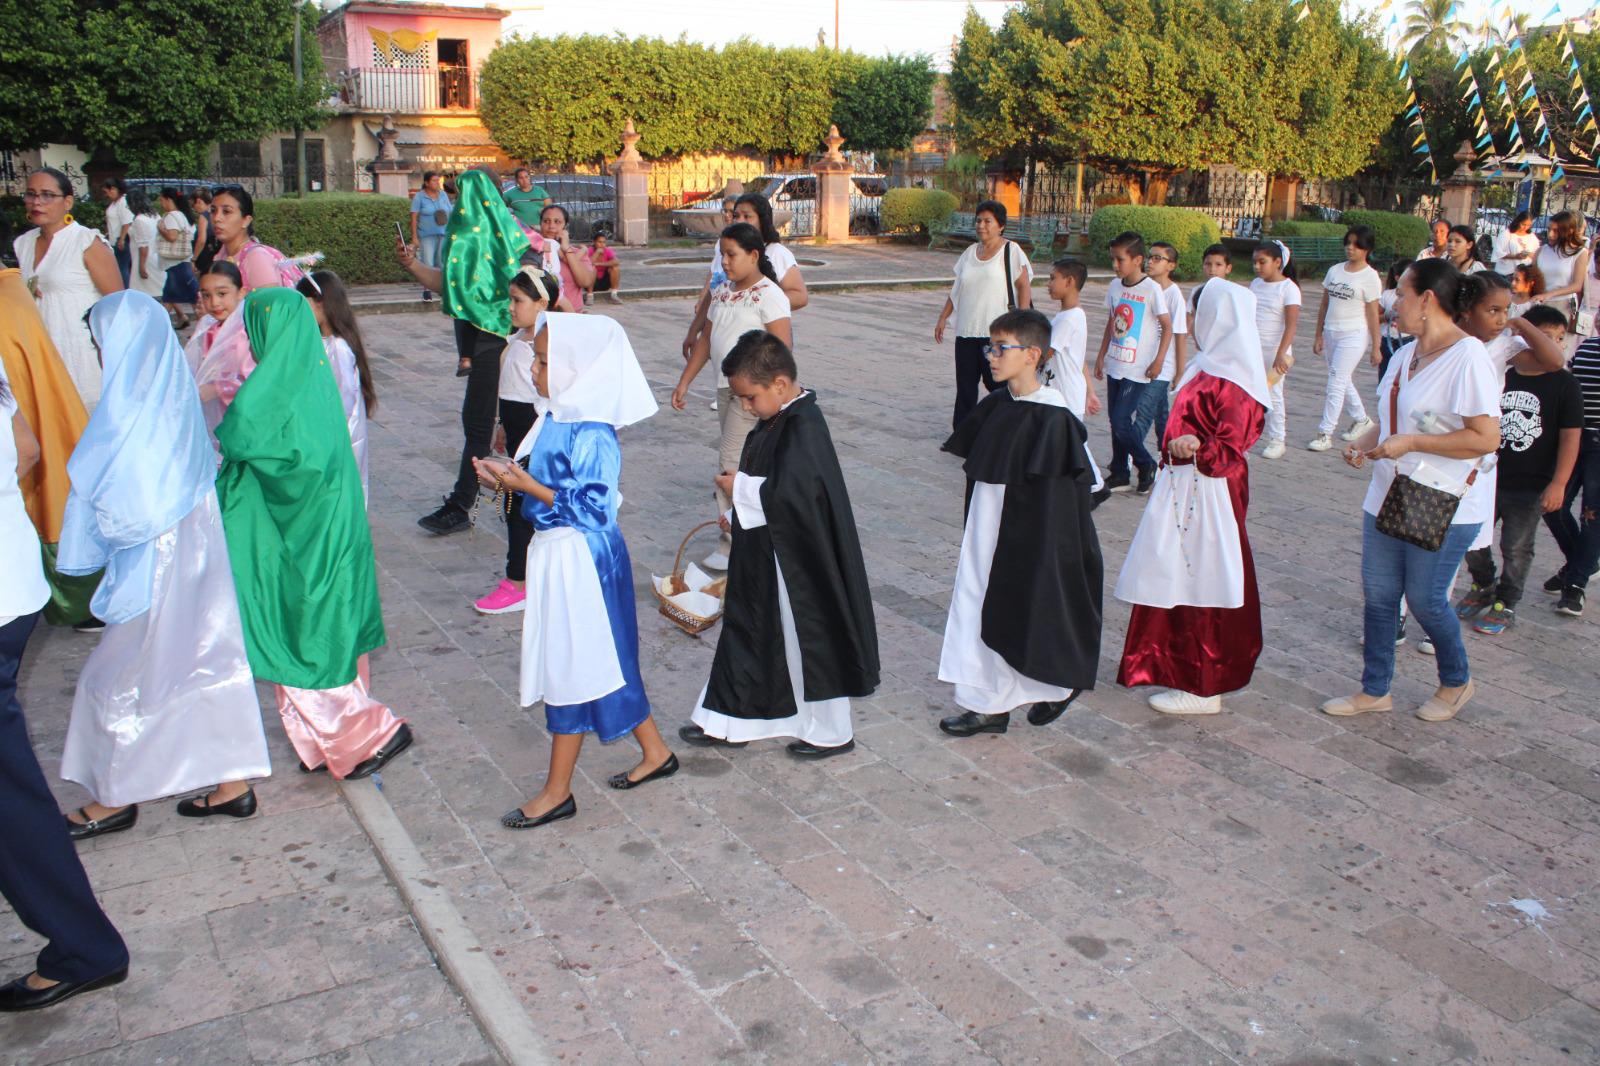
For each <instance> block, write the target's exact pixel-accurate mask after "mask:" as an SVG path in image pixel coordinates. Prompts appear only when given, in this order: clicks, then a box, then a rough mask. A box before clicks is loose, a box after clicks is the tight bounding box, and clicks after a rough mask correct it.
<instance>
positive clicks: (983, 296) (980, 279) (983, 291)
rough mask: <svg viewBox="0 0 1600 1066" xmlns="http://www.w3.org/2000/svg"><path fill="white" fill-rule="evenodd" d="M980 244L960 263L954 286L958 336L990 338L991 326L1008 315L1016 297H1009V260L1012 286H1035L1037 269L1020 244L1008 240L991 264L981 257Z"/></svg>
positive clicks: (952, 299)
mask: <svg viewBox="0 0 1600 1066" xmlns="http://www.w3.org/2000/svg"><path fill="white" fill-rule="evenodd" d="M981 247H982V246H981V245H978V244H969V245H967V250H966V251H964V252H962V253H961V257H960V258H959V259H957V260H956V265H955V273H956V283H955V284H954V285H952V286H951V287H950V303H951V304H952V305H953V306H954V307H955V320H956V336H957V337H982V338H984V339H985V340H988V339H989V323H991V322H993V321H994V320H995V319H997V318H999V317H1000V316H1001V315H1003V314H1005V313H1006V310H1007V309H1008V308H1009V307H1010V305H1011V300H1012V297H1010V296H1008V295H1007V294H1006V261H1005V258H1004V257H1005V256H1007V255H1009V256H1010V257H1011V283H1012V284H1013V285H1015V284H1016V283H1017V281H1018V280H1019V279H1023V280H1027V281H1028V283H1029V284H1032V278H1033V267H1032V266H1031V265H1029V263H1028V256H1027V253H1025V252H1024V251H1023V250H1022V247H1021V246H1020V245H1018V244H1017V242H1016V241H1006V242H1005V245H1004V246H1003V247H1002V248H1001V249H1000V251H999V252H998V253H996V254H995V255H993V256H991V257H990V258H989V259H988V260H987V261H985V260H982V259H979V258H978V251H979V249H980V248H981Z"/></svg>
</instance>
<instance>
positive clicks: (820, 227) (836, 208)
mask: <svg viewBox="0 0 1600 1066" xmlns="http://www.w3.org/2000/svg"><path fill="white" fill-rule="evenodd" d="M825 142H826V144H827V145H828V151H827V152H826V153H825V154H824V155H823V157H822V158H821V159H819V160H817V163H816V165H815V166H813V167H812V168H811V173H813V174H815V175H816V176H817V232H816V237H815V240H816V243H818V244H826V243H827V242H829V241H843V240H846V239H848V238H849V236H850V174H851V167H850V163H849V162H848V161H847V160H846V159H845V157H844V156H843V155H841V154H840V153H839V146H840V145H841V144H843V143H844V138H843V137H841V136H839V127H838V126H830V127H828V136H827V137H826V138H825Z"/></svg>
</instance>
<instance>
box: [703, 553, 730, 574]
mask: <svg viewBox="0 0 1600 1066" xmlns="http://www.w3.org/2000/svg"><path fill="white" fill-rule="evenodd" d="M700 566H701V567H702V568H704V569H706V570H726V569H728V556H727V553H725V552H721V551H714V552H712V553H711V554H710V555H708V556H706V557H705V558H704V559H701V560H700Z"/></svg>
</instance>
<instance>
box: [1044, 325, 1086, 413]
mask: <svg viewBox="0 0 1600 1066" xmlns="http://www.w3.org/2000/svg"><path fill="white" fill-rule="evenodd" d="M1050 348H1051V350H1052V351H1054V352H1055V355H1054V356H1052V357H1051V359H1050V364H1049V366H1048V367H1046V374H1045V377H1046V379H1047V380H1046V381H1045V384H1046V385H1049V386H1050V387H1051V388H1053V389H1055V390H1056V391H1057V392H1059V393H1060V394H1061V397H1062V399H1064V400H1066V401H1067V409H1068V410H1069V411H1071V412H1072V413H1073V414H1075V415H1077V416H1078V421H1080V422H1081V421H1083V420H1084V418H1085V413H1084V408H1085V406H1086V404H1087V399H1088V398H1087V395H1086V392H1085V390H1086V389H1087V387H1088V382H1087V381H1085V380H1084V376H1083V359H1084V356H1085V355H1087V354H1088V352H1089V319H1088V317H1087V316H1086V315H1084V313H1083V308H1081V307H1068V308H1066V309H1065V310H1062V311H1058V312H1056V317H1055V318H1053V319H1051V320H1050Z"/></svg>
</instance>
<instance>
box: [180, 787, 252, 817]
mask: <svg viewBox="0 0 1600 1066" xmlns="http://www.w3.org/2000/svg"><path fill="white" fill-rule="evenodd" d="M210 799H211V797H210V796H209V795H207V796H192V797H190V798H189V799H186V800H179V801H178V814H180V815H181V816H183V817H184V818H210V817H211V816H212V815H213V814H225V815H227V816H228V817H229V818H248V817H250V816H251V815H252V814H254V813H256V790H255V789H253V788H251V789H246V790H245V793H244V795H242V796H235V797H233V799H231V800H229V801H228V802H227V803H215V804H213V803H211V802H209V800H210Z"/></svg>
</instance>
